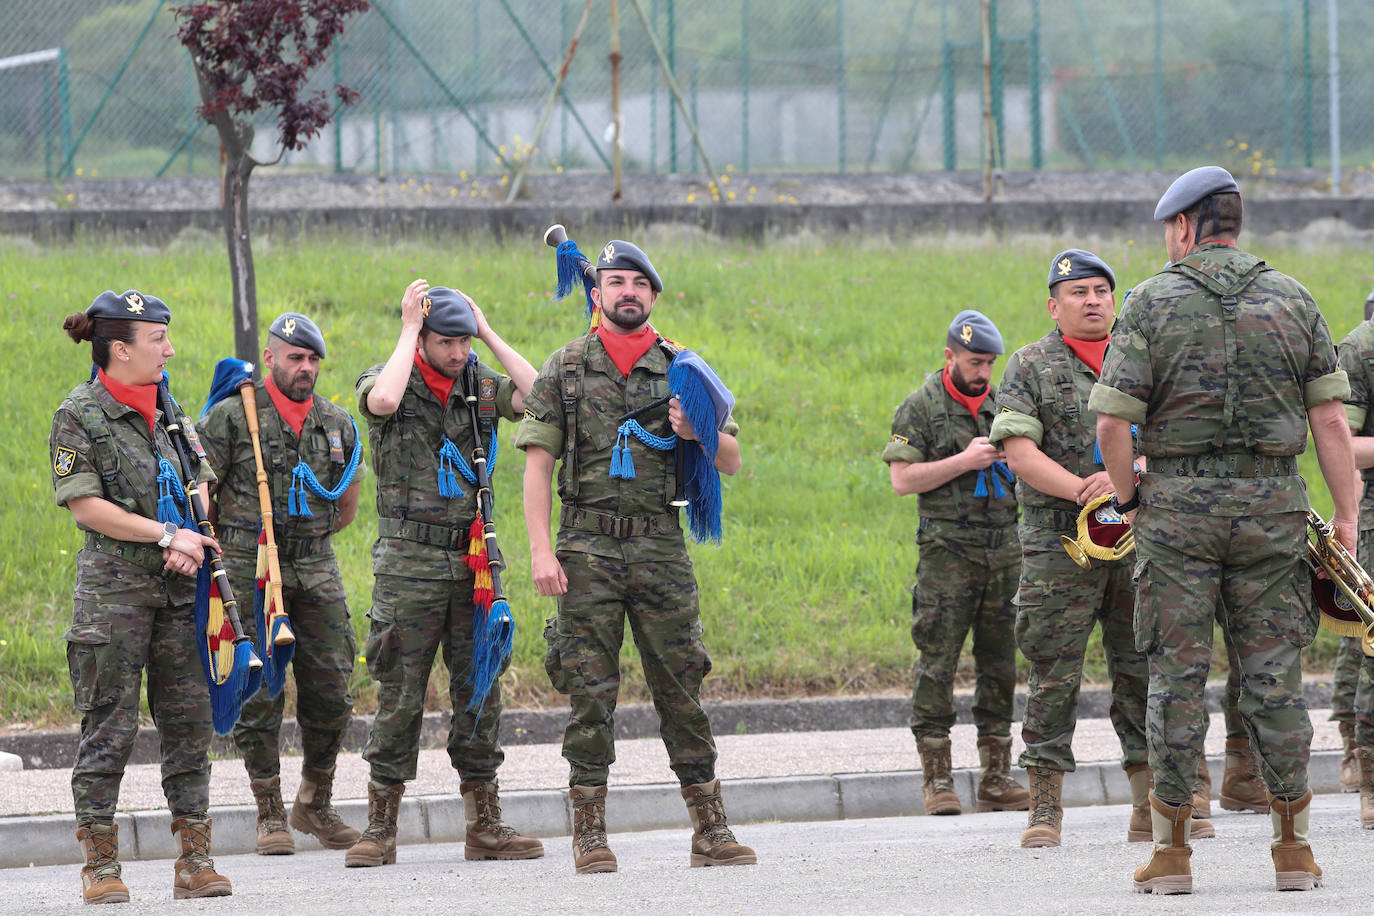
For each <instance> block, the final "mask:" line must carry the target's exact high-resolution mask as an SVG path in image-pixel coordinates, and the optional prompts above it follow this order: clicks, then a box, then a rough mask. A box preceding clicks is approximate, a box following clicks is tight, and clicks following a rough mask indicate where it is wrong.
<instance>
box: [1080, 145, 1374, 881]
mask: <svg viewBox="0 0 1374 916" xmlns="http://www.w3.org/2000/svg"><path fill="white" fill-rule="evenodd" d="M1155 218H1156V219H1158V220H1163V221H1164V242H1165V248H1166V249H1167V250H1168V253H1169V258H1170V261H1171V263H1170V266H1169V267H1167V268H1165V269H1164V270H1163V271H1162V272H1160V273H1158V274H1156V275H1155V276H1153V277H1151V278H1150V279H1149V280H1146V281H1145V282H1144V283H1142V284H1140V285H1139V286H1137V287H1136V288H1135V291H1134V292H1133V294H1132V296H1131V298H1130V300H1129V301H1128V303H1127V305H1126V308H1125V310H1124V311H1123V313H1122V315H1121V319H1120V320H1119V321H1118V322H1117V326H1116V331H1115V333H1114V335H1113V338H1112V348H1111V350H1110V351H1109V352H1108V354H1107V360H1106V363H1105V364H1104V366H1103V370H1102V379H1101V381H1100V382H1099V383H1098V384H1097V385H1096V386H1095V387H1094V388H1093V393H1092V397H1091V398H1090V400H1089V406H1090V407H1091V408H1092V409H1093V410H1096V411H1097V414H1098V441H1099V442H1100V443H1101V446H1102V455H1103V457H1104V458H1105V459H1106V463H1107V469H1108V471H1109V472H1110V474H1111V478H1112V483H1113V485H1114V487H1115V490H1116V494H1117V497H1118V499H1119V500H1120V504H1119V507H1118V508H1119V509H1120V511H1121V512H1122V513H1123V514H1125V515H1127V517H1128V518H1129V517H1132V516H1134V523H1135V538H1136V554H1137V582H1138V597H1137V604H1136V627H1135V629H1136V639H1137V644H1138V645H1139V647H1140V649H1141V651H1143V652H1145V654H1146V655H1147V656H1148V658H1149V663H1150V706H1149V728H1148V734H1149V743H1150V768H1151V769H1152V770H1153V771H1154V776H1155V788H1154V791H1153V792H1152V793H1151V797H1150V807H1151V821H1152V825H1151V826H1152V828H1153V834H1154V841H1155V852H1154V855H1153V856H1152V857H1151V859H1150V862H1149V864H1147V865H1145V866H1142V867H1141V868H1139V869H1137V870H1136V873H1135V888H1136V890H1137V891H1139V892H1141V893H1151V892H1153V893H1190V892H1191V890H1192V872H1191V869H1190V867H1189V858H1190V857H1191V854H1192V849H1191V847H1190V846H1189V845H1188V837H1187V835H1186V829H1184V825H1186V822H1187V818H1188V814H1189V810H1190V808H1191V807H1192V804H1191V795H1192V787H1193V784H1194V780H1195V778H1196V774H1197V767H1198V761H1199V759H1200V757H1201V754H1202V733H1203V720H1204V717H1205V715H1206V711H1205V709H1204V707H1203V703H1202V698H1203V687H1204V686H1205V684H1206V681H1207V670H1208V666H1209V665H1210V662H1211V650H1212V627H1213V620H1214V618H1216V616H1217V608H1218V606H1219V605H1221V604H1224V606H1225V609H1226V613H1225V623H1224V625H1225V626H1226V627H1227V628H1228V629H1229V630H1230V633H1231V638H1232V641H1233V642H1234V644H1235V646H1236V651H1237V654H1238V655H1239V658H1240V664H1241V669H1242V676H1243V680H1242V692H1241V698H1240V712H1241V715H1242V716H1243V717H1244V719H1245V724H1246V727H1247V729H1248V730H1249V732H1250V737H1251V740H1252V743H1253V744H1254V747H1255V750H1256V752H1257V754H1258V756H1259V758H1260V761H1261V763H1260V771H1261V773H1262V775H1263V777H1264V780H1265V782H1266V784H1267V785H1268V789H1269V794H1270V816H1271V818H1272V820H1273V825H1274V835H1273V842H1272V844H1271V854H1272V858H1273V861H1274V868H1275V884H1276V886H1277V887H1278V888H1279V889H1280V890H1309V889H1311V888H1313V887H1315V886H1317V885H1319V884H1320V883H1321V869H1320V868H1318V867H1317V865H1316V863H1315V861H1314V860H1313V857H1312V850H1311V847H1310V846H1309V844H1308V823H1309V815H1310V811H1309V808H1308V806H1309V804H1310V802H1311V800H1312V793H1311V791H1310V790H1309V789H1308V786H1307V760H1308V754H1309V745H1310V743H1311V739H1312V725H1311V722H1310V721H1309V719H1308V716H1307V706H1306V703H1305V702H1304V700H1303V694H1302V649H1303V647H1304V646H1307V645H1308V644H1309V643H1311V641H1312V639H1313V638H1314V637H1315V635H1316V629H1317V616H1316V612H1315V607H1314V602H1313V599H1312V592H1311V588H1310V586H1309V583H1308V574H1307V570H1306V568H1305V565H1304V562H1303V557H1304V554H1305V552H1306V546H1305V542H1306V539H1307V521H1306V515H1307V511H1308V500H1307V486H1306V483H1305V482H1304V481H1303V479H1302V478H1301V477H1300V476H1299V475H1298V455H1300V454H1301V453H1302V451H1303V449H1304V447H1305V446H1306V444H1307V426H1308V425H1309V424H1310V425H1311V427H1312V434H1313V438H1314V439H1315V441H1316V451H1317V458H1318V461H1319V463H1320V465H1321V470H1322V476H1323V477H1324V478H1325V479H1326V483H1327V486H1328V487H1329V488H1330V490H1331V495H1332V499H1333V501H1334V504H1335V519H1334V523H1335V528H1336V533H1337V536H1338V537H1339V539H1340V541H1341V542H1342V543H1343V544H1344V545H1345V546H1346V547H1347V549H1349V550H1351V551H1354V549H1355V541H1356V525H1357V521H1358V520H1357V512H1358V502H1357V497H1356V488H1355V480H1356V476H1355V463H1354V459H1353V456H1352V454H1351V445H1350V429H1349V427H1348V426H1347V425H1346V416H1345V409H1344V405H1343V404H1342V399H1343V398H1345V397H1347V396H1349V393H1350V386H1349V384H1348V382H1347V380H1346V373H1345V372H1344V371H1343V370H1341V369H1340V368H1338V366H1337V363H1336V351H1335V348H1334V347H1333V346H1332V345H1331V334H1330V331H1329V330H1328V328H1327V325H1326V321H1325V319H1323V318H1322V315H1321V312H1320V311H1319V310H1318V309H1317V305H1316V303H1315V302H1313V301H1312V297H1311V295H1310V294H1309V293H1308V292H1307V290H1306V289H1304V288H1303V287H1302V285H1301V284H1299V283H1298V282H1297V281H1296V280H1293V279H1292V278H1291V277H1287V276H1285V275H1284V274H1282V273H1279V272H1278V271H1277V270H1274V269H1272V268H1270V267H1268V266H1266V265H1265V263H1264V262H1263V261H1261V260H1260V259H1259V258H1256V257H1255V256H1253V255H1251V254H1247V253H1246V252H1244V251H1241V250H1239V249H1238V248H1237V247H1236V238H1237V236H1238V235H1239V233H1240V224H1241V200H1240V191H1239V188H1238V187H1237V186H1236V183H1235V180H1234V179H1233V178H1232V177H1231V175H1230V174H1229V173H1228V172H1227V171H1226V170H1225V169H1222V168H1218V167H1215V166H1209V167H1205V168H1201V169H1194V170H1193V171H1191V172H1188V173H1187V174H1185V175H1183V176H1182V177H1181V178H1179V179H1178V180H1177V181H1176V182H1174V184H1173V185H1172V186H1171V187H1170V188H1169V190H1168V191H1167V192H1166V193H1165V195H1164V197H1163V198H1161V200H1160V202H1159V206H1158V207H1157V208H1156V210H1155ZM1133 423H1135V424H1138V425H1139V430H1140V442H1139V448H1140V451H1141V453H1142V454H1144V455H1146V456H1148V458H1149V468H1148V471H1147V472H1146V473H1145V474H1143V475H1141V476H1140V479H1139V486H1138V487H1137V483H1136V475H1135V474H1134V472H1133V471H1132V469H1131V458H1132V451H1133V445H1132V439H1131V424H1133ZM1137 508H1139V511H1138V514H1137V511H1136V510H1137Z"/></svg>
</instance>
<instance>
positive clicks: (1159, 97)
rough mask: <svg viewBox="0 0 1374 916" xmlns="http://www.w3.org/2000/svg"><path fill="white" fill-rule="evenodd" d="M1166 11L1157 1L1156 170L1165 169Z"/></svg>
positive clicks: (1158, 0)
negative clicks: (1164, 46) (1164, 49)
mask: <svg viewBox="0 0 1374 916" xmlns="http://www.w3.org/2000/svg"><path fill="white" fill-rule="evenodd" d="M1163 43H1164V10H1163V0H1155V100H1154V101H1155V104H1154V109H1155V168H1157V169H1162V168H1164V52H1163V47H1162V46H1163Z"/></svg>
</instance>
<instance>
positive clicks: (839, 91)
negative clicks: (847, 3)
mask: <svg viewBox="0 0 1374 916" xmlns="http://www.w3.org/2000/svg"><path fill="white" fill-rule="evenodd" d="M835 34H836V36H837V38H838V44H839V57H840V68H839V74H838V79H837V82H836V85H835V95H836V103H837V104H836V108H837V109H838V114H839V130H840V136H839V144H840V146H839V153H840V171H841V172H843V171H844V159H845V155H844V152H845V150H844V125H845V121H846V118H845V110H844V107H845V106H844V94H845V84H844V0H835Z"/></svg>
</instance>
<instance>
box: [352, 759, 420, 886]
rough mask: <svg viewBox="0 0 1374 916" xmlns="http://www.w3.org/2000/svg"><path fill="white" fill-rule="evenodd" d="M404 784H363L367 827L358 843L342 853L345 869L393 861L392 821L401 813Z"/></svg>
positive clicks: (394, 857)
mask: <svg viewBox="0 0 1374 916" xmlns="http://www.w3.org/2000/svg"><path fill="white" fill-rule="evenodd" d="M405 791H406V784H405V783H403V782H398V783H396V784H395V785H394V786H387V785H381V784H379V783H376V782H373V781H371V780H369V781H368V783H367V829H366V830H364V831H363V832H362V835H361V836H359V837H358V842H356V843H354V844H353V847H352V848H351V849H349V850H348V852H346V853H344V865H345V866H347V867H348V868H373V867H375V866H378V865H395V864H396V820H397V818H399V817H400V814H401V796H402V795H404V794H405Z"/></svg>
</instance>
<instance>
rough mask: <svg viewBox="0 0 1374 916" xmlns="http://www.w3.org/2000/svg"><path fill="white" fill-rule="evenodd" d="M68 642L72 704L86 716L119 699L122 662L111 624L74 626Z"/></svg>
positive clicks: (81, 624)
mask: <svg viewBox="0 0 1374 916" xmlns="http://www.w3.org/2000/svg"><path fill="white" fill-rule="evenodd" d="M63 638H64V639H66V640H67V670H68V672H69V673H70V674H71V678H72V702H73V703H74V705H75V706H76V708H77V709H79V710H81V711H82V712H90V711H91V710H93V709H99V708H100V707H102V706H107V705H109V704H110V703H113V702H114V701H116V700H118V699H119V696H120V694H121V693H122V692H123V688H122V685H121V684H120V683H119V659H118V658H116V657H115V656H116V650H115V649H114V647H112V646H111V645H110V621H108V620H97V621H93V622H90V623H74V624H72V625H71V628H70V629H68V630H67V632H66V633H65V634H64V635H63Z"/></svg>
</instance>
